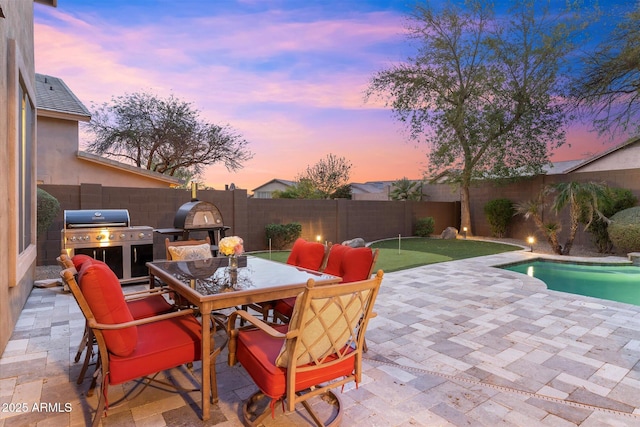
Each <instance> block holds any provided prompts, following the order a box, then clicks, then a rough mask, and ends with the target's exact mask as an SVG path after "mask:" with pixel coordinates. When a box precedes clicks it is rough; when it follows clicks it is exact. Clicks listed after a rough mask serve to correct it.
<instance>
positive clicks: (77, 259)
mask: <svg viewBox="0 0 640 427" xmlns="http://www.w3.org/2000/svg"><path fill="white" fill-rule="evenodd" d="M93 261H95V260H94V259H93V258H91V257H90V256H89V255H85V254H78V255H74V256H73V257H72V258H71V262H73V266H74V267H75V268H76V271H80V269H81V268H82V266H83V265H84V264H85V263H86V262H89V263H92V262H93Z"/></svg>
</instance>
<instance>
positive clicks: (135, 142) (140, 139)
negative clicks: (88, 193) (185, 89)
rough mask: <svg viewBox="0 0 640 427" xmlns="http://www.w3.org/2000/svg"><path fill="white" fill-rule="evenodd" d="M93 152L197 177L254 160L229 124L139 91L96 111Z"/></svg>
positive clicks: (172, 100) (91, 127)
mask: <svg viewBox="0 0 640 427" xmlns="http://www.w3.org/2000/svg"><path fill="white" fill-rule="evenodd" d="M87 126H88V130H89V132H90V133H91V134H93V136H94V140H93V141H92V142H91V143H90V144H89V146H88V151H91V152H93V153H96V154H100V155H104V156H106V157H111V158H116V159H119V160H122V161H124V162H128V163H131V164H134V165H135V166H137V167H140V168H144V169H149V170H152V171H155V172H159V173H163V174H166V175H171V176H179V175H185V176H197V175H199V174H200V173H201V172H202V171H203V169H204V167H206V166H210V165H213V164H215V163H224V165H225V166H226V168H227V169H228V170H230V171H233V170H237V169H240V168H241V167H242V163H243V162H245V161H247V160H249V159H251V158H252V157H253V154H252V153H251V152H250V151H249V150H248V148H247V145H248V142H247V141H245V140H244V139H242V138H241V137H240V135H238V134H237V133H235V132H234V131H233V130H232V129H231V128H230V127H229V126H218V125H214V124H211V123H207V122H204V121H202V120H201V119H200V117H199V112H198V111H197V110H195V109H194V108H193V106H192V105H191V104H190V103H188V102H185V101H182V100H180V99H178V98H176V97H174V96H173V95H172V96H169V97H168V98H165V99H162V98H160V97H158V96H156V95H153V94H150V93H146V92H138V93H133V94H127V95H124V96H119V97H114V98H112V100H111V103H110V104H107V103H105V104H103V105H102V106H100V107H97V108H95V111H94V112H93V113H92V117H91V122H89V123H88V125H87Z"/></svg>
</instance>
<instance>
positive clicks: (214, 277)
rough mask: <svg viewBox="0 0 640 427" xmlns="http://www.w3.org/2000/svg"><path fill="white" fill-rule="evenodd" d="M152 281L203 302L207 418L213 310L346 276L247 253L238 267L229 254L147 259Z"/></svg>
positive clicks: (287, 293)
mask: <svg viewBox="0 0 640 427" xmlns="http://www.w3.org/2000/svg"><path fill="white" fill-rule="evenodd" d="M147 267H148V268H149V279H150V283H151V284H153V283H155V279H156V278H157V279H158V280H159V281H160V282H162V283H163V286H167V287H168V288H169V289H171V290H173V291H174V292H176V293H177V294H178V295H180V296H181V297H182V298H184V299H186V300H187V301H189V303H190V304H192V305H194V306H196V307H198V309H199V311H200V313H201V315H202V344H201V348H202V362H203V363H202V378H201V393H202V419H203V420H208V419H209V416H210V414H209V412H210V404H211V397H210V393H211V381H210V372H211V370H210V369H211V368H210V366H209V363H205V361H206V360H209V355H210V354H211V353H212V351H215V349H212V348H211V340H210V339H205V337H210V336H211V333H212V332H215V322H214V323H213V331H212V328H211V324H212V322H211V316H212V314H211V312H212V311H214V310H220V309H224V308H230V307H237V306H242V305H248V304H251V303H259V302H266V301H272V300H276V299H280V298H288V297H293V296H296V295H298V294H299V293H300V292H302V290H303V289H304V288H305V286H306V283H307V280H309V279H313V280H314V281H315V283H316V285H328V284H332V283H338V282H340V281H341V278H340V277H337V276H332V275H329V274H324V273H320V272H317V271H312V270H306V269H304V268H300V267H295V266H292V265H288V264H283V263H279V262H275V261H270V260H266V259H262V258H258V257H255V256H246V258H245V257H242V259H241V262H240V263H239V267H238V269H237V270H236V271H233V270H231V269H229V262H228V260H227V258H225V257H216V258H210V259H205V260H195V261H154V262H149V263H147Z"/></svg>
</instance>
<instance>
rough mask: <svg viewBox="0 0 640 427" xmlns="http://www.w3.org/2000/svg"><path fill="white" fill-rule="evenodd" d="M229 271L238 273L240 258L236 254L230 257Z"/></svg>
mask: <svg viewBox="0 0 640 427" xmlns="http://www.w3.org/2000/svg"><path fill="white" fill-rule="evenodd" d="M229 271H238V257H237V256H236V255H235V254H233V255H229Z"/></svg>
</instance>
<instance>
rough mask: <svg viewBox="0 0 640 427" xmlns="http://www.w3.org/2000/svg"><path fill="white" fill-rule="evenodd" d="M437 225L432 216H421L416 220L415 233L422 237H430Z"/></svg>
mask: <svg viewBox="0 0 640 427" xmlns="http://www.w3.org/2000/svg"><path fill="white" fill-rule="evenodd" d="M435 225H436V221H435V220H434V219H433V217H431V216H428V217H426V218H419V219H418V220H417V221H416V230H415V233H414V234H415V235H416V236H420V237H429V236H431V235H432V234H433V230H434V228H435Z"/></svg>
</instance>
